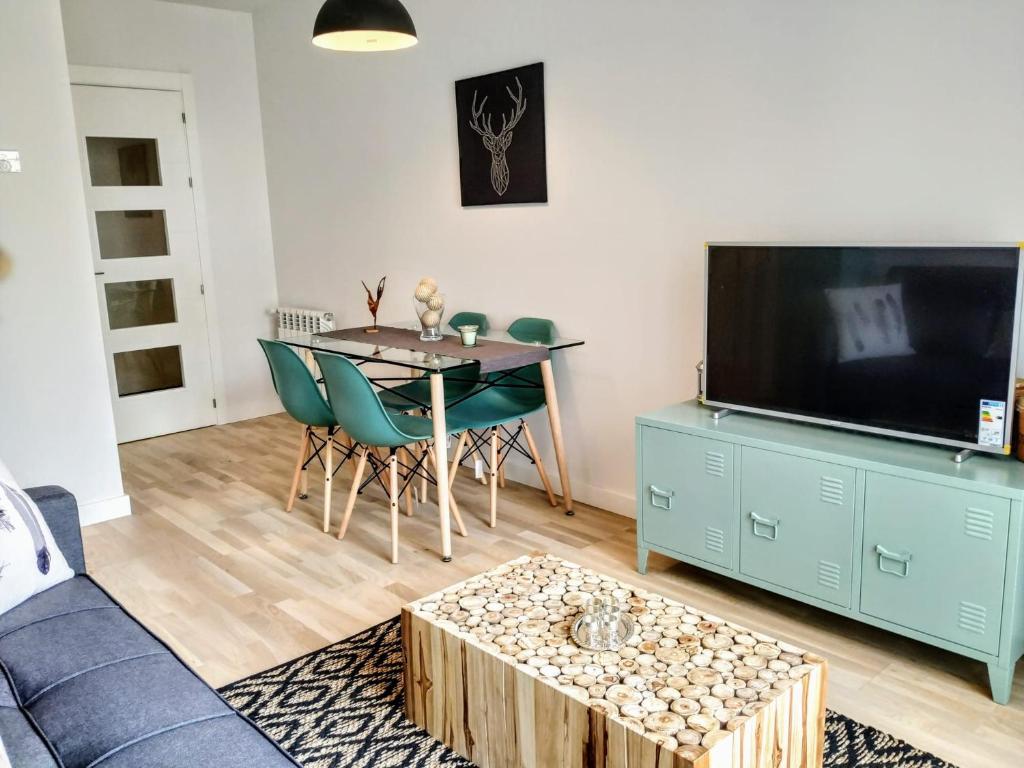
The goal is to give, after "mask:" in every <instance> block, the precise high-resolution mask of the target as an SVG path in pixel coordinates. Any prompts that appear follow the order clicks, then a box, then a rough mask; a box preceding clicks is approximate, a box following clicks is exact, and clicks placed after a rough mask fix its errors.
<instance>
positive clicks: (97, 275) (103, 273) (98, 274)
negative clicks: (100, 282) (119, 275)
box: [93, 272, 107, 277]
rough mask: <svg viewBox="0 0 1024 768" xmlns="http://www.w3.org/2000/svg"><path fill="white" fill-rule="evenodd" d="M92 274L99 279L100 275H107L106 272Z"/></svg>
mask: <svg viewBox="0 0 1024 768" xmlns="http://www.w3.org/2000/svg"><path fill="white" fill-rule="evenodd" d="M93 274H94V275H95V276H96V277H99V276H100V275H105V274H107V273H106V272H93Z"/></svg>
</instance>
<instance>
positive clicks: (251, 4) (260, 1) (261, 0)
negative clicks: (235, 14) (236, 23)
mask: <svg viewBox="0 0 1024 768" xmlns="http://www.w3.org/2000/svg"><path fill="white" fill-rule="evenodd" d="M165 2H168V3H180V4H181V5H205V6H206V7H207V8H223V9H224V10H226V11H245V12H247V13H252V12H253V11H255V10H256V9H257V8H259V7H260V6H263V5H266V4H267V3H270V2H273V0H165Z"/></svg>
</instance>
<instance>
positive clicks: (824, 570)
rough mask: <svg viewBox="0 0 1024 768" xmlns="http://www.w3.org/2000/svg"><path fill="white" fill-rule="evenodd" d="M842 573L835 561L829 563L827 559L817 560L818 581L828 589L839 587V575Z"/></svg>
mask: <svg viewBox="0 0 1024 768" xmlns="http://www.w3.org/2000/svg"><path fill="white" fill-rule="evenodd" d="M841 573H842V568H840V567H839V566H838V565H837V564H835V563H830V562H829V561H828V560H819V561H818V583H819V584H821V586H823V587H827V588H828V589H839V576H840V574H841Z"/></svg>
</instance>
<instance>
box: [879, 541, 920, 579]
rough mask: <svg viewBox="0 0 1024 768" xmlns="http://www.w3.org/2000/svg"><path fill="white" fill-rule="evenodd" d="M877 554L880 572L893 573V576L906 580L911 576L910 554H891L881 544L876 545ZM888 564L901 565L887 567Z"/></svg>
mask: <svg viewBox="0 0 1024 768" xmlns="http://www.w3.org/2000/svg"><path fill="white" fill-rule="evenodd" d="M875 553H876V554H877V555H878V570H880V571H881V572H882V573H891V574H892V575H893V576H899V577H900V578H906V577H907V576H909V575H910V558H911V555H910V553H909V552H908V553H902V552H891V551H890V550H888V549H886V548H885V547H883V546H882V545H881V544H876V545H875ZM886 562H895V563H899V565H897V566H891V567H889V568H886V567H885V564H886Z"/></svg>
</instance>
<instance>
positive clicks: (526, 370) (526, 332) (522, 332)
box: [494, 317, 556, 405]
mask: <svg viewBox="0 0 1024 768" xmlns="http://www.w3.org/2000/svg"><path fill="white" fill-rule="evenodd" d="M508 335H509V336H511V337H512V338H514V339H516V340H517V341H522V342H527V343H533V342H540V343H541V344H550V343H551V342H552V341H554V340H555V337H556V333H555V324H554V323H553V322H552V321H550V320H546V319H544V318H543V317H520V318H519V319H518V320H516V321H514V322H513V323H512V325H510V326H509V327H508ZM500 376H501V374H497V375H495V377H494V378H495V379H498V380H499V383H498V385H497V386H496V387H495V389H497V390H499V391H500V392H501V394H503V395H504V396H506V397H508V398H509V399H511V400H515V401H516V402H518V403H520V404H522V405H539V404H541V403H543V402H544V399H545V398H544V390H543V389H539V388H538V389H523V388H521V387H515V386H512V385H515V384H520V385H521V384H523V383H524V382H523V379H525V380H526V381H528V382H531V383H533V384H536V385H538V387H539V386H540V385H541V384H542V383H543V381H544V377H543V375H542V374H541V372H540V365H538V364H537V363H534V364H533V365H527V366H524V367H522V368H519V369H518V370H516V372H515V376H512V377H507V378H505V379H504V381H505V383H506V384H508V385H509V386H506V387H502V386H501V383H500V381H501V379H500Z"/></svg>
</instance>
